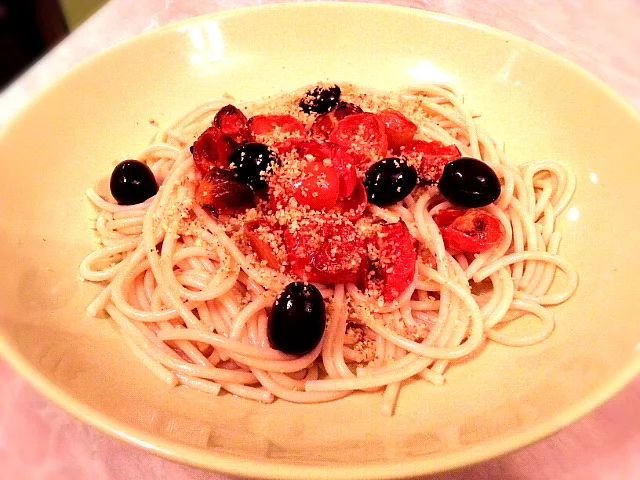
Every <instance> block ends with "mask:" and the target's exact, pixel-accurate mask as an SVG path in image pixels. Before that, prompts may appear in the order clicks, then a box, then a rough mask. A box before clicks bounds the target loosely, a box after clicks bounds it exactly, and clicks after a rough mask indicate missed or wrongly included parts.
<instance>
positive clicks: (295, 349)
mask: <svg viewBox="0 0 640 480" xmlns="http://www.w3.org/2000/svg"><path fill="white" fill-rule="evenodd" d="M326 322H327V317H326V313H325V307H324V300H323V298H322V295H321V294H320V291H319V290H318V289H317V288H316V287H314V286H313V285H311V284H309V283H303V282H293V283H290V284H289V285H287V286H286V287H285V289H284V290H283V291H282V293H280V295H278V298H276V301H275V302H274V304H273V308H272V309H271V314H270V315H269V320H268V323H267V334H268V337H269V342H271V345H272V346H273V348H275V349H277V350H280V351H281V352H284V353H289V354H293V355H302V354H305V353H308V352H310V351H311V350H313V349H314V348H315V347H316V346H317V345H318V343H320V340H321V339H322V335H323V334H324V329H325V325H326Z"/></svg>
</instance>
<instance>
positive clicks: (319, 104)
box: [300, 85, 341, 113]
mask: <svg viewBox="0 0 640 480" xmlns="http://www.w3.org/2000/svg"><path fill="white" fill-rule="evenodd" d="M340 93H341V92H340V87H339V86H338V85H334V86H333V87H329V88H322V87H316V88H314V89H313V90H310V91H308V92H307V94H306V95H305V96H304V97H303V98H302V100H300V108H301V109H302V111H303V112H305V113H327V112H328V111H329V110H332V109H333V108H335V107H336V105H338V102H339V101H340Z"/></svg>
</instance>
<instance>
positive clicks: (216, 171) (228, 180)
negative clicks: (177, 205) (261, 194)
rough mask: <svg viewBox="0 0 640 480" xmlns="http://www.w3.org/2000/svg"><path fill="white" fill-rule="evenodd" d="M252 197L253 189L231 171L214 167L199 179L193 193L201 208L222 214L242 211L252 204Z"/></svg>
mask: <svg viewBox="0 0 640 480" xmlns="http://www.w3.org/2000/svg"><path fill="white" fill-rule="evenodd" d="M254 198H255V196H254V194H253V190H251V189H250V188H249V187H248V186H247V185H246V184H244V183H241V182H239V181H238V180H237V179H236V176H235V175H234V173H233V172H231V171H229V170H224V169H222V168H215V167H214V168H212V169H211V170H209V172H208V173H207V174H206V175H205V176H204V177H203V178H202V180H200V183H199V184H198V188H197V189H196V194H195V201H196V202H197V203H198V204H199V205H200V206H201V207H202V208H204V209H205V210H209V211H211V212H213V213H216V214H223V215H230V214H235V213H240V212H243V211H244V210H246V209H247V208H249V207H250V206H252V205H253V201H254Z"/></svg>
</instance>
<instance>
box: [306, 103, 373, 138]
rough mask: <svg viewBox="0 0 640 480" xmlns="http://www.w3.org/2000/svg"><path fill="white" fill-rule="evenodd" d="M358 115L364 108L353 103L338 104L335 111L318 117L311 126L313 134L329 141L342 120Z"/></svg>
mask: <svg viewBox="0 0 640 480" xmlns="http://www.w3.org/2000/svg"><path fill="white" fill-rule="evenodd" d="M356 113H363V111H362V108H360V107H359V106H357V105H354V104H353V103H347V102H338V106H337V107H336V108H335V109H334V110H331V111H329V112H327V113H322V114H320V115H318V116H317V117H316V119H315V120H314V121H313V124H312V125H311V134H312V135H315V136H317V137H319V138H323V139H328V138H329V135H331V132H332V131H333V129H334V128H336V126H337V125H338V122H339V121H340V120H342V119H343V118H345V117H348V116H349V115H353V114H356Z"/></svg>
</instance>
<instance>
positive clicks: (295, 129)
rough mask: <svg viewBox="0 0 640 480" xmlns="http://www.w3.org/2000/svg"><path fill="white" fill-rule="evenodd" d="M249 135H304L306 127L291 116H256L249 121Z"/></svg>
mask: <svg viewBox="0 0 640 480" xmlns="http://www.w3.org/2000/svg"><path fill="white" fill-rule="evenodd" d="M248 128H249V134H250V135H251V136H252V137H254V138H255V136H256V135H273V134H274V133H275V132H276V131H278V132H280V133H284V134H291V135H295V134H299V135H302V134H304V125H303V124H302V122H301V121H300V120H298V119H297V118H295V117H292V116H291V115H254V116H253V117H251V118H250V119H249V121H248Z"/></svg>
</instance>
